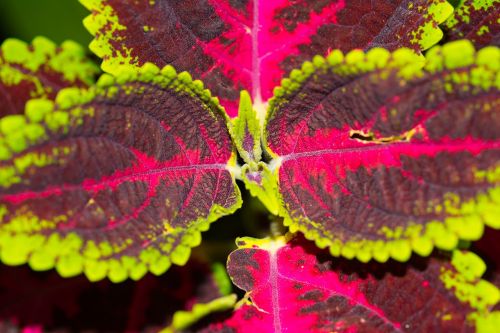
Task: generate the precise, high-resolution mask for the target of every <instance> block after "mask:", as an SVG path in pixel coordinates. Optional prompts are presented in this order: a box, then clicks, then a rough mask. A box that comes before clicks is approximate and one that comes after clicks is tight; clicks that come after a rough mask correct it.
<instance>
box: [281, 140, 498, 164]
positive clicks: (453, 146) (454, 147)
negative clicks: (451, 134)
mask: <svg viewBox="0 0 500 333" xmlns="http://www.w3.org/2000/svg"><path fill="white" fill-rule="evenodd" d="M412 146H414V147H415V148H418V149H422V148H439V150H448V151H458V150H462V149H474V150H476V149H478V150H480V149H498V148H500V143H498V142H486V143H485V142H464V143H414V142H413V143H392V144H373V145H367V146H361V147H346V148H336V149H319V150H313V151H305V152H300V153H291V154H286V155H283V156H281V159H282V161H283V162H285V161H289V160H297V159H300V158H304V157H315V156H321V155H333V154H341V153H352V152H368V151H374V150H388V149H390V148H404V149H405V150H406V151H410V150H409V149H410V148H411V147H412ZM422 153H423V152H422Z"/></svg>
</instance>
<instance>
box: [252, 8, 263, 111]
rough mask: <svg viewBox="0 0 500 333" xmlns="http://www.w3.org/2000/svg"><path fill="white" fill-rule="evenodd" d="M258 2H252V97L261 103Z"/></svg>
mask: <svg viewBox="0 0 500 333" xmlns="http://www.w3.org/2000/svg"><path fill="white" fill-rule="evenodd" d="M259 31H260V26H259V1H257V0H254V2H253V23H252V96H253V98H254V101H257V102H260V101H261V99H262V98H261V92H260V89H261V85H260V62H261V59H260V57H259Z"/></svg>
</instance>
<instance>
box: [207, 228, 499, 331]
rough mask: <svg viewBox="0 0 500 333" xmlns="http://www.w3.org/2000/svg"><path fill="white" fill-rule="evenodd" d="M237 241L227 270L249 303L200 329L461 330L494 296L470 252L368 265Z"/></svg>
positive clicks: (298, 242) (301, 243)
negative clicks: (227, 317)
mask: <svg viewBox="0 0 500 333" xmlns="http://www.w3.org/2000/svg"><path fill="white" fill-rule="evenodd" d="M238 245H239V248H238V249H237V250H236V251H234V252H233V253H231V255H230V257H229V261H228V271H229V274H230V276H231V278H232V280H233V282H234V283H235V284H236V285H237V286H238V287H239V288H241V289H243V290H245V291H247V296H248V297H249V300H250V302H247V303H246V304H245V305H243V306H242V307H240V308H239V309H237V310H235V312H234V313H233V315H232V316H231V317H230V318H229V319H226V320H224V321H222V322H219V323H216V324H212V325H210V326H208V327H206V328H204V329H200V330H199V332H205V333H208V332H231V331H236V332H241V333H243V332H255V331H260V332H315V333H316V332H464V331H465V332H468V331H473V330H474V326H475V325H478V327H479V325H482V324H483V323H484V322H487V321H488V320H489V319H490V317H491V316H492V315H493V314H492V313H491V312H490V310H491V308H492V307H493V306H494V305H495V304H496V303H497V302H498V300H499V299H500V292H499V290H498V289H497V288H496V287H494V286H493V285H491V284H490V283H488V282H486V281H484V280H481V279H480V277H481V275H482V273H483V272H484V263H483V262H482V261H481V259H479V257H477V256H476V255H475V254H473V253H471V252H460V251H455V252H454V253H453V256H452V258H451V261H450V260H449V259H448V258H447V256H446V255H440V256H437V255H436V256H433V257H429V258H427V259H424V258H421V257H415V258H413V260H412V261H410V262H409V263H408V264H398V263H395V262H391V263H387V264H378V263H372V264H369V265H368V264H361V263H359V262H356V261H347V260H345V259H333V258H331V257H330V256H329V254H328V253H324V252H321V251H319V250H318V249H317V248H315V246H314V245H313V244H311V243H309V242H306V241H305V240H304V239H302V238H300V237H299V238H295V239H292V240H291V241H288V242H285V241H284V240H283V239H277V240H269V239H264V240H255V239H249V238H243V239H240V240H239V241H238Z"/></svg>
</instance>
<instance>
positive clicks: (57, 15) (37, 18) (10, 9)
mask: <svg viewBox="0 0 500 333" xmlns="http://www.w3.org/2000/svg"><path fill="white" fill-rule="evenodd" d="M88 14H89V12H88V11H87V10H86V9H85V8H84V7H83V6H82V5H81V4H80V3H79V2H78V0H0V38H1V41H3V40H4V39H5V38H8V37H16V38H19V39H22V40H25V41H27V42H29V41H31V40H32V39H33V37H35V36H39V35H43V36H46V37H49V38H50V39H52V40H53V41H55V42H57V43H58V44H59V43H61V42H62V41H64V40H66V39H72V40H74V41H76V42H78V43H80V44H82V45H83V46H87V45H88V44H89V42H90V40H91V36H90V34H89V33H88V32H87V30H85V28H84V27H83V24H82V20H83V18H84V17H85V16H87V15H88Z"/></svg>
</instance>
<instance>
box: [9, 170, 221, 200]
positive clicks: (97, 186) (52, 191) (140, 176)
mask: <svg viewBox="0 0 500 333" xmlns="http://www.w3.org/2000/svg"><path fill="white" fill-rule="evenodd" d="M225 168H226V165H225V164H195V165H187V166H172V167H163V168H158V169H151V170H148V171H144V172H136V173H133V174H129V175H121V176H117V177H114V178H112V179H108V180H101V181H97V182H95V183H92V184H83V183H82V184H75V185H62V186H53V187H50V188H47V189H44V190H41V191H26V192H22V193H16V194H7V195H4V196H2V197H1V198H2V200H5V201H9V202H11V203H14V204H16V203H20V202H23V201H25V200H29V199H36V198H46V197H49V196H52V195H60V194H61V193H63V192H69V191H74V190H80V189H83V190H85V191H89V192H90V191H99V190H101V189H103V188H110V187H111V188H112V187H116V186H117V185H119V184H121V183H123V182H126V181H139V180H152V179H157V178H158V177H161V176H162V175H164V174H166V173H169V172H175V171H186V170H214V169H215V170H224V169H225Z"/></svg>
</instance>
